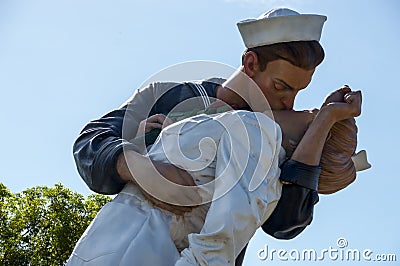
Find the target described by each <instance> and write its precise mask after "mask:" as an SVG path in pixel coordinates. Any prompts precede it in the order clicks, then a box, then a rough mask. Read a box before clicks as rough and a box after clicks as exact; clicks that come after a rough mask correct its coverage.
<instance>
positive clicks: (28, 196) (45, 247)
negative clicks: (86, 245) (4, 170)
mask: <svg viewBox="0 0 400 266" xmlns="http://www.w3.org/2000/svg"><path fill="white" fill-rule="evenodd" d="M110 200H111V198H110V197H108V196H103V195H90V196H88V197H87V198H85V197H83V196H82V195H81V194H79V193H76V192H72V191H71V190H69V189H68V188H65V187H64V186H63V185H61V184H56V185H55V186H54V187H51V188H49V187H45V186H38V187H33V188H29V189H26V190H24V191H22V192H20V193H15V194H14V193H11V192H10V191H9V189H8V188H7V187H6V186H5V185H3V184H2V183H0V265H63V264H64V263H65V262H66V260H67V259H68V257H69V255H70V254H71V252H72V250H73V248H74V246H75V244H76V242H77V241H78V239H79V237H80V236H81V235H82V234H83V232H84V231H85V229H86V227H87V226H88V225H89V224H90V222H91V221H92V220H93V218H94V217H95V216H96V214H97V212H98V211H99V210H100V208H101V207H102V206H103V205H104V204H106V203H107V202H109V201H110Z"/></svg>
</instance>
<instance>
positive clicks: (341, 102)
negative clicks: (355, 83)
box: [321, 86, 362, 122]
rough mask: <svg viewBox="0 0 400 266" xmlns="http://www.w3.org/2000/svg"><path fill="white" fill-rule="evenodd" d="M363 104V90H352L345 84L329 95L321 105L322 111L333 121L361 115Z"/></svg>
mask: <svg viewBox="0 0 400 266" xmlns="http://www.w3.org/2000/svg"><path fill="white" fill-rule="evenodd" d="M361 104H362V94H361V91H352V90H351V89H350V88H349V87H348V86H344V87H342V88H340V89H338V90H336V91H334V92H333V93H331V94H330V95H328V96H327V98H326V99H325V102H324V103H323V105H322V107H321V112H324V113H325V114H326V115H327V117H328V118H329V119H332V122H338V121H341V120H344V119H347V118H351V117H357V116H359V115H360V114H361Z"/></svg>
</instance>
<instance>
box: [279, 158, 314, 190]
mask: <svg viewBox="0 0 400 266" xmlns="http://www.w3.org/2000/svg"><path fill="white" fill-rule="evenodd" d="M320 173H321V166H312V165H308V164H304V163H301V162H298V161H294V160H287V161H286V162H285V163H283V165H282V167H281V176H280V179H281V180H282V181H286V182H290V183H293V184H296V185H299V186H302V187H305V188H308V189H311V190H315V191H317V189H318V180H319V175H320Z"/></svg>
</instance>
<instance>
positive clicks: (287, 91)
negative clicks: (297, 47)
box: [252, 59, 315, 110]
mask: <svg viewBox="0 0 400 266" xmlns="http://www.w3.org/2000/svg"><path fill="white" fill-rule="evenodd" d="M314 70H315V69H311V70H305V69H302V68H300V67H297V66H294V65H292V64H291V63H289V62H288V61H286V60H281V59H279V60H274V61H272V62H269V63H268V64H267V66H266V68H265V70H264V71H257V72H256V73H255V74H254V76H253V77H252V78H253V80H254V81H255V82H256V83H257V85H258V86H259V87H260V89H261V91H262V93H263V94H264V95H265V97H266V98H267V100H268V103H269V105H270V107H271V109H272V110H292V109H293V105H294V100H295V98H296V95H297V93H298V92H299V91H300V90H302V89H305V88H306V87H307V86H308V84H309V83H310V82H311V78H312V75H313V74H314Z"/></svg>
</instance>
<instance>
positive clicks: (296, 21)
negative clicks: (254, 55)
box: [237, 8, 326, 48]
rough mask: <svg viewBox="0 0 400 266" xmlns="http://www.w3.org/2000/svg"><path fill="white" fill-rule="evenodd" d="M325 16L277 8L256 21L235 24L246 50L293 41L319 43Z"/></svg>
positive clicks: (250, 20)
mask: <svg viewBox="0 0 400 266" xmlns="http://www.w3.org/2000/svg"><path fill="white" fill-rule="evenodd" d="M325 21H326V16H321V15H314V14H299V13H297V12H296V11H293V10H291V9H288V8H278V9H273V10H271V11H268V12H267V13H264V14H262V15H261V16H259V17H258V18H257V19H246V20H243V21H240V22H238V23H237V26H238V28H239V31H240V34H241V35H242V39H243V41H244V44H245V45H246V47H247V48H252V47H257V46H262V45H268V44H274V43H281V42H293V41H319V40H320V38H321V32H322V27H323V25H324V22H325Z"/></svg>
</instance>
